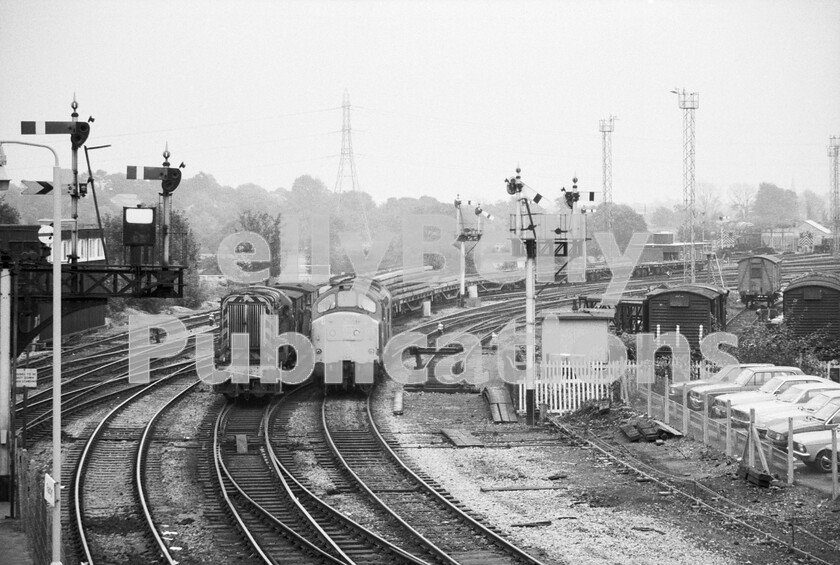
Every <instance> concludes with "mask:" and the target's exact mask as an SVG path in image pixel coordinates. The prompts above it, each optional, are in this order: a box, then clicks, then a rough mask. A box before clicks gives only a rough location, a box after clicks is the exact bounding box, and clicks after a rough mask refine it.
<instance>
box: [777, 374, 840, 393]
mask: <svg viewBox="0 0 840 565" xmlns="http://www.w3.org/2000/svg"><path fill="white" fill-rule="evenodd" d="M791 376H796V377H814V375H791ZM814 378H816V379H820V380H819V381H811V382H807V383H801V384H798V385H793V386H792V387H790V388H789V389H788V390H790V389H791V388H795V389H796V390H812V389H815V388H817V389H818V388H824V387H828V389H829V390H831V389H834V388H836V389H838V390H840V384H838V383H835V382H834V381H829V380H828V379H824V378H822V377H814ZM822 381H825V382H822Z"/></svg>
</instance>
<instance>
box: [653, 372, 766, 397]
mask: <svg viewBox="0 0 840 565" xmlns="http://www.w3.org/2000/svg"><path fill="white" fill-rule="evenodd" d="M772 366H773V365H772V364H770V363H741V364H735V365H724V366H723V367H721V368H720V370H719V371H718V372H717V373H713V374H711V375H709V377H708V378H706V379H697V380H693V381H682V382H679V383H673V384H671V386H670V387H668V396H670V397H671V399H672V400H676V401H678V402H679V401H681V400H682V396H683V389H685V390H689V391H690V390H692V389H695V388H697V387H699V386H705V385H711V384H721V383H729V382H733V381H734V380H735V378H736V377H737V376H738V375H740V374H741V371H742V370H743V369H747V368H750V367H772Z"/></svg>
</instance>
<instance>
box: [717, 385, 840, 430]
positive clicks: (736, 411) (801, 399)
mask: <svg viewBox="0 0 840 565" xmlns="http://www.w3.org/2000/svg"><path fill="white" fill-rule="evenodd" d="M808 376H810V375H808ZM817 378H820V377H817ZM832 389H833V390H837V389H840V384H837V383H835V382H832V381H829V380H824V382H814V383H804V384H800V385H794V386H792V387H790V388H789V389H787V390H786V391H784V392H783V393H781V394H779V395H778V396H774V397H772V398H761V399H759V400H755V401H752V402H746V403H743V404H742V403H739V404H737V405H733V406H732V425H733V426H735V427H737V428H746V427H748V426H749V425H750V410H754V411H755V422H754V423H755V427H756V428H757V429H758V433H759V436H763V435H764V432H766V431H767V424H766V423H765V421H766V419H767V418H772V417H774V416H775V415H776V414H777V413H778V412H779V411H787V410H789V409H790V408H791V407H792V406H797V405H801V404H805V403H807V402H808V401H809V400H811V399H813V398H814V397H816V396H817V395H819V394H820V393H821V392H824V391H826V390H832ZM765 396H766V395H765Z"/></svg>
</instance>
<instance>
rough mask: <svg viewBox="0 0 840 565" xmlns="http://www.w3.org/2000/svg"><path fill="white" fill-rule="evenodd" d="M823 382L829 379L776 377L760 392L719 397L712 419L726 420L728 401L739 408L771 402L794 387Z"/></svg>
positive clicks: (713, 404)
mask: <svg viewBox="0 0 840 565" xmlns="http://www.w3.org/2000/svg"><path fill="white" fill-rule="evenodd" d="M823 382H827V379H824V378H822V377H814V376H811V375H803V374H798V375H782V376H776V377H773V378H772V379H770V380H769V381H767V382H766V383H764V384H763V385H761V388H759V389H758V390H752V391H748V392H734V393H729V394H723V395H721V396H718V397H717V398H715V401H714V402H713V403H712V407H711V416H712V418H725V417H726V402H727V401H731V402H732V406H737V405H738V404H746V403H748V402H756V401H761V400H769V399H770V398H772V397H773V396H776V395H779V394H782V393H783V392H784V391H786V390H787V389H789V388H790V387H792V386H794V385H800V384H804V383H823Z"/></svg>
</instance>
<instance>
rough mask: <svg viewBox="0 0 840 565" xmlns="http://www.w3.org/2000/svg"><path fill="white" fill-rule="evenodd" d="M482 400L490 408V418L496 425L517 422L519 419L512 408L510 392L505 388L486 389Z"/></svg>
mask: <svg viewBox="0 0 840 565" xmlns="http://www.w3.org/2000/svg"><path fill="white" fill-rule="evenodd" d="M483 394H484V398H486V399H487V404H488V405H489V406H490V416H491V417H492V418H493V421H494V422H496V423H497V424H503V423H512V422H518V421H519V417H518V416H517V415H516V410H515V409H514V408H513V399H512V398H511V397H510V391H509V390H508V389H506V388H505V387H501V386H499V387H487V388H485V389H484V391H483Z"/></svg>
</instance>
